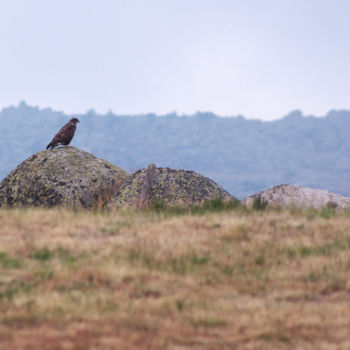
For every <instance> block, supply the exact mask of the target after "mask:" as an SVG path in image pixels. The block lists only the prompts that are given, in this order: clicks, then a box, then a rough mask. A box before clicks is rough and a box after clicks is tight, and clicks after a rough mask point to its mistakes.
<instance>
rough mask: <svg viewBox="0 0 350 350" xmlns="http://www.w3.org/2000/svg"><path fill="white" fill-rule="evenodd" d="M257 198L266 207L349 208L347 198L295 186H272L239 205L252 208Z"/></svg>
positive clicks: (349, 203)
mask: <svg viewBox="0 0 350 350" xmlns="http://www.w3.org/2000/svg"><path fill="white" fill-rule="evenodd" d="M257 197H260V198H261V200H262V201H267V205H268V206H270V207H298V208H308V207H312V208H315V209H321V208H323V207H329V208H337V209H345V208H350V198H348V197H343V196H340V195H338V194H335V193H331V192H327V191H325V190H319V189H313V188H307V187H302V186H296V185H278V186H274V187H272V188H270V189H268V190H264V191H261V192H259V193H256V194H254V195H252V196H250V197H248V198H246V199H244V200H242V202H241V203H242V204H243V205H245V206H247V207H252V206H253V203H254V200H255V199H256V198H257Z"/></svg>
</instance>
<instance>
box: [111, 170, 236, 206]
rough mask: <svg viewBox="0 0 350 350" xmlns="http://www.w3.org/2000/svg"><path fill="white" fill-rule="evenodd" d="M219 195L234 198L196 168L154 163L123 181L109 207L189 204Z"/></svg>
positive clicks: (225, 198) (198, 202)
mask: <svg viewBox="0 0 350 350" xmlns="http://www.w3.org/2000/svg"><path fill="white" fill-rule="evenodd" d="M218 198H220V199H222V200H223V201H229V200H234V198H233V197H232V196H231V195H230V194H229V193H228V192H226V191H225V190H224V189H223V188H222V187H221V186H219V185H218V184H216V183H215V182H214V181H212V180H210V179H208V178H207V177H205V176H202V175H200V174H197V173H195V172H194V171H186V170H174V169H170V168H156V167H155V165H154V164H151V165H149V166H148V167H147V168H145V169H142V170H139V171H137V172H136V173H134V174H133V175H132V176H130V177H129V178H128V179H127V180H126V181H125V182H124V184H123V185H122V186H121V187H120V189H119V190H118V192H116V194H115V195H114V196H113V197H112V199H111V202H110V203H109V205H108V208H110V209H113V208H143V207H147V206H148V205H150V204H153V203H162V204H163V205H165V206H190V205H194V204H201V203H203V202H204V201H208V200H211V199H218Z"/></svg>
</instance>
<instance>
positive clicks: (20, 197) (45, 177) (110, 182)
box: [0, 147, 128, 208]
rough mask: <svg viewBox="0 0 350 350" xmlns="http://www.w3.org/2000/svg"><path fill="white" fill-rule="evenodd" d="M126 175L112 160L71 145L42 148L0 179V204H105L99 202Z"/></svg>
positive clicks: (69, 205) (119, 183)
mask: <svg viewBox="0 0 350 350" xmlns="http://www.w3.org/2000/svg"><path fill="white" fill-rule="evenodd" d="M127 176H128V175H127V173H126V172H125V171H124V170H122V169H120V168H119V167H117V166H115V165H113V164H112V163H110V162H108V161H106V160H103V159H99V158H96V157H95V156H93V155H92V154H90V153H87V152H84V151H82V150H79V149H77V148H74V147H66V148H56V149H53V150H50V151H42V152H38V153H35V154H34V155H32V156H31V157H29V158H28V159H26V160H25V161H24V162H22V163H21V164H20V165H18V166H17V168H15V169H14V170H13V171H12V172H11V173H10V174H9V175H8V176H7V177H6V178H5V179H4V180H3V181H2V182H1V183H0V205H6V206H44V207H52V206H57V205H60V206H67V207H84V208H91V207H94V206H97V205H101V204H104V203H100V202H104V201H106V199H109V198H110V197H111V195H112V194H113V193H114V192H115V191H116V190H117V189H118V188H119V187H120V185H121V184H122V183H123V182H124V181H125V179H126V178H127ZM108 197H109V198H108Z"/></svg>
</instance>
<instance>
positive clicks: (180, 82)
mask: <svg viewBox="0 0 350 350" xmlns="http://www.w3.org/2000/svg"><path fill="white" fill-rule="evenodd" d="M20 100H25V101H26V102H27V103H28V104H31V105H36V106H39V107H52V108H54V109H58V110H62V111H65V112H67V113H78V112H85V111H86V110H88V109H90V108H93V109H95V110H96V111H97V112H99V113H104V112H106V111H108V110H109V109H111V110H112V111H113V112H115V113H117V114H124V113H127V114H138V113H148V112H156V113H158V114H164V113H167V112H171V111H177V112H178V113H179V114H182V113H187V114H191V113H194V112H196V111H213V112H215V113H217V114H219V115H238V114H242V115H244V116H246V117H248V118H261V119H265V120H271V119H276V118H280V117H282V116H284V115H285V114H287V113H288V112H289V111H291V110H293V109H297V108H299V109H301V110H302V111H303V112H304V113H305V114H314V115H323V114H325V113H326V112H327V111H328V110H330V109H341V108H346V109H350V0H123V1H122V0H110V1H108V0H94V1H92V0H57V1H56V0H30V1H28V0H21V1H20V0H1V1H0V108H2V107H5V106H9V105H11V104H16V105H17V104H18V103H19V101H20Z"/></svg>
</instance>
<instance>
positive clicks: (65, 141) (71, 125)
mask: <svg viewBox="0 0 350 350" xmlns="http://www.w3.org/2000/svg"><path fill="white" fill-rule="evenodd" d="M77 123H79V119H77V118H72V119H71V120H70V121H69V122H68V123H67V124H66V125H65V126H63V127H62V129H61V130H60V131H59V132H58V133H57V134H56V135H55V136H54V138H53V139H52V141H51V142H50V143H49V144H48V145H47V146H46V149H53V148H54V147H56V146H58V145H63V146H68V145H69V144H70V142H71V141H72V138H73V136H74V133H75V130H76V128H77Z"/></svg>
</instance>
